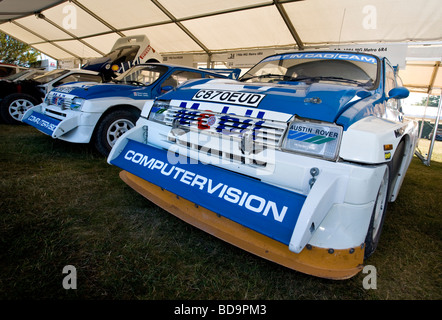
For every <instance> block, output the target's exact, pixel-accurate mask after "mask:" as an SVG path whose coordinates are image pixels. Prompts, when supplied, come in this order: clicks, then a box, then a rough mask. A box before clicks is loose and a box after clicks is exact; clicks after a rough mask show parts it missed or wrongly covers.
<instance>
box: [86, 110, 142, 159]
mask: <svg viewBox="0 0 442 320" xmlns="http://www.w3.org/2000/svg"><path fill="white" fill-rule="evenodd" d="M138 118H139V115H136V114H134V113H133V112H131V111H129V110H116V111H113V112H111V113H109V114H107V115H106V116H104V118H103V119H102V120H101V121H100V122H99V124H98V127H97V131H96V134H95V141H94V142H95V148H96V149H97V150H98V152H100V153H101V154H102V155H103V156H105V157H107V156H108V155H109V153H110V151H111V149H112V147H113V146H114V144H115V142H116V141H117V139H118V138H119V137H120V136H121V135H122V134H123V133H125V132H126V131H128V130H129V129H131V128H133V127H135V124H136V122H137V120H138Z"/></svg>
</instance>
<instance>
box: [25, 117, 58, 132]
mask: <svg viewBox="0 0 442 320" xmlns="http://www.w3.org/2000/svg"><path fill="white" fill-rule="evenodd" d="M23 122H25V123H27V124H29V125H31V126H33V127H35V128H37V129H38V130H40V131H41V132H43V133H46V134H47V135H50V136H52V134H53V133H54V131H55V129H56V128H57V126H58V124H59V123H60V122H61V121H60V120H56V119H53V118H51V117H48V116H46V115H44V114H42V113H39V112H35V111H33V112H32V113H31V115H30V116H29V117H27V118H26V119H23Z"/></svg>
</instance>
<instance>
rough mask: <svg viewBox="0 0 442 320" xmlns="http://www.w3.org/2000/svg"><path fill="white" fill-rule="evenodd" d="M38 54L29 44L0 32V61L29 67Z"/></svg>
mask: <svg viewBox="0 0 442 320" xmlns="http://www.w3.org/2000/svg"><path fill="white" fill-rule="evenodd" d="M39 55H40V52H39V51H36V50H34V49H32V48H31V46H29V45H27V44H25V43H23V42H21V41H18V40H16V39H14V38H13V37H11V36H8V35H7V34H4V33H3V32H0V62H4V63H12V64H16V65H19V66H24V67H29V66H30V65H31V64H32V63H35V62H36V61H37V58H38V56H39Z"/></svg>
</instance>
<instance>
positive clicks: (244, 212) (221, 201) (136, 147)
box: [110, 140, 306, 245]
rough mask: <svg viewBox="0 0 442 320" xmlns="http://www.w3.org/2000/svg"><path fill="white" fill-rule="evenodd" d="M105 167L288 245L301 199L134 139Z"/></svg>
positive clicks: (274, 187)
mask: <svg viewBox="0 0 442 320" xmlns="http://www.w3.org/2000/svg"><path fill="white" fill-rule="evenodd" d="M110 163H111V164H113V165H115V166H117V167H120V168H122V169H124V170H126V171H128V172H130V173H132V174H134V175H136V176H138V177H140V178H142V179H144V180H146V181H149V182H151V183H153V184H155V185H157V186H159V187H162V188H164V189H166V190H168V191H170V192H172V193H174V194H176V195H178V196H180V197H183V198H184V199H187V200H189V201H191V202H194V203H195V204H197V205H199V206H201V207H204V208H206V209H208V210H211V211H213V212H215V213H217V214H219V215H221V216H224V217H226V218H228V219H230V220H233V221H235V222H237V223H239V224H241V225H243V226H245V227H247V228H250V229H252V230H255V231H257V232H259V233H261V234H264V235H266V236H268V237H270V238H272V239H275V240H277V241H279V242H282V243H284V244H287V245H288V244H289V242H290V239H291V236H292V233H293V230H294V228H295V225H296V221H297V219H298V216H299V212H300V211H301V208H302V205H303V204H304V201H305V198H306V197H305V196H304V195H301V194H297V193H294V192H290V191H288V190H285V189H282V188H279V187H276V186H272V185H269V184H266V183H263V182H260V181H258V180H255V179H252V178H249V177H246V176H243V175H240V174H237V173H234V172H231V171H228V170H225V169H221V168H218V167H215V166H212V165H208V164H202V163H201V162H197V161H196V160H193V159H189V158H187V157H183V156H179V155H176V154H175V153H174V152H168V151H167V150H163V149H158V148H155V147H152V146H149V145H145V144H142V143H140V142H137V141H134V140H129V141H128V143H127V144H126V146H125V148H124V150H123V151H122V152H121V153H120V154H119V155H118V157H117V158H115V159H113V160H112V161H111V162H110Z"/></svg>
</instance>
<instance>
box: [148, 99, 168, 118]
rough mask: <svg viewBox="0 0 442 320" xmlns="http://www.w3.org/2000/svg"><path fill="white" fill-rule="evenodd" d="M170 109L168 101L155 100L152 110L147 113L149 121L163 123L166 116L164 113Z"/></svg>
mask: <svg viewBox="0 0 442 320" xmlns="http://www.w3.org/2000/svg"><path fill="white" fill-rule="evenodd" d="M169 107H170V101H165V100H157V101H155V102H154V104H153V106H152V108H151V109H150V113H149V118H148V119H149V120H152V121H157V122H164V118H165V116H166V111H167V109H169Z"/></svg>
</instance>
